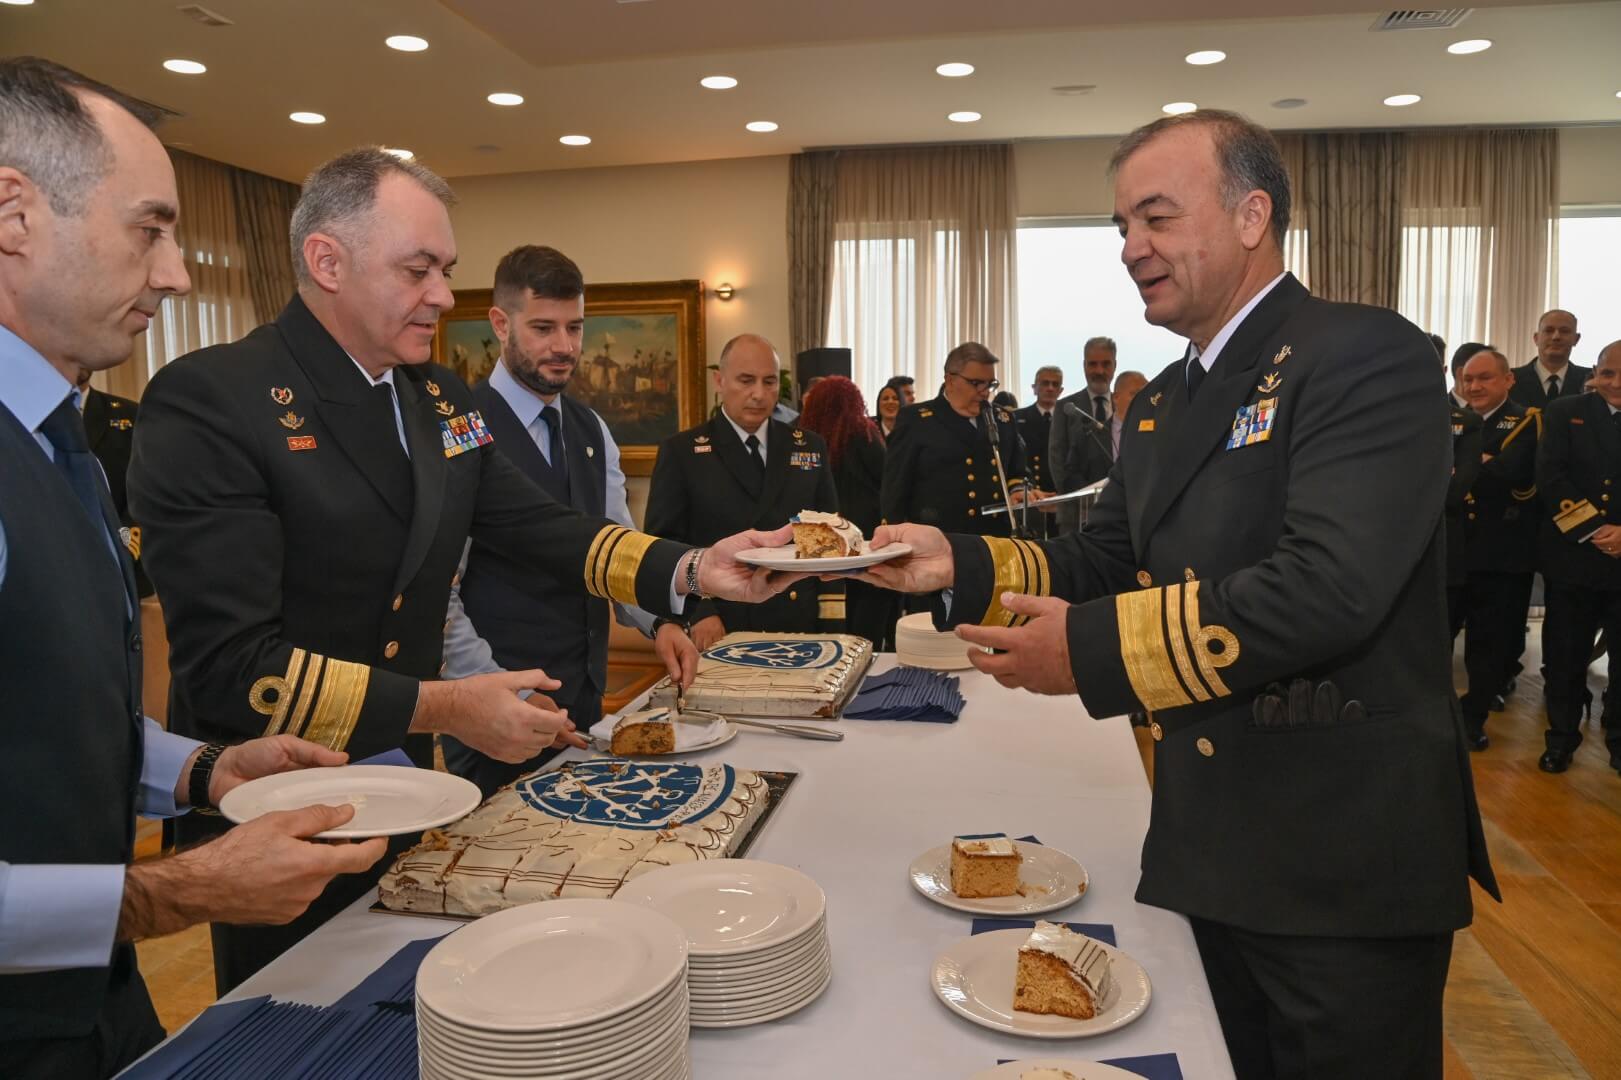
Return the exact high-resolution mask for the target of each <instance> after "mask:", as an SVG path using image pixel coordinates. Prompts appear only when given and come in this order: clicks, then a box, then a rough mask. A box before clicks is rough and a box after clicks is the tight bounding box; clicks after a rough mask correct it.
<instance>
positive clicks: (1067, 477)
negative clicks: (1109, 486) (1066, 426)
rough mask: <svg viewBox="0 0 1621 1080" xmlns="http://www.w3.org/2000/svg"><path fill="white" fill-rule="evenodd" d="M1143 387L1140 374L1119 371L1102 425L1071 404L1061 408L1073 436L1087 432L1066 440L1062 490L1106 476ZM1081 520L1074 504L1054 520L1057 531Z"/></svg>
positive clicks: (1078, 524)
mask: <svg viewBox="0 0 1621 1080" xmlns="http://www.w3.org/2000/svg"><path fill="white" fill-rule="evenodd" d="M1147 385H1148V379H1147V377H1146V376H1144V375H1143V373H1142V372H1140V371H1122V372H1121V373H1120V375H1119V377H1118V378H1116V379H1115V381H1114V391H1113V392H1112V393H1111V394H1110V395H1109V412H1110V414H1111V415H1110V417H1109V419H1108V420H1107V421H1104V422H1102V423H1095V422H1093V421H1092V420H1091V419H1090V417H1089V415H1081V414H1080V413H1079V409H1080V406H1079V405H1078V404H1074V403H1071V404H1069V405H1065V406H1064V407H1063V408H1064V411H1065V412H1067V413H1068V414H1069V421H1070V423H1071V424H1072V425H1073V426H1074V428H1075V431H1076V432H1077V435H1079V433H1080V432H1081V430H1082V429H1083V428H1087V429H1090V430H1089V431H1086V433H1085V435H1084V437H1074V438H1071V439H1070V443H1069V459H1068V460H1067V461H1065V462H1064V464H1063V468H1062V474H1063V477H1064V490H1066V491H1074V490H1075V489H1076V488H1083V487H1085V486H1086V485H1088V484H1095V483H1097V482H1098V481H1099V480H1102V479H1103V478H1104V477H1105V476H1108V475H1109V470H1110V469H1112V468H1113V467H1114V463H1115V459H1116V458H1118V457H1119V456H1120V436H1121V434H1122V432H1123V431H1124V428H1125V418H1126V414H1127V412H1128V411H1130V409H1131V402H1132V399H1133V398H1135V397H1136V396H1137V392H1138V391H1139V390H1141V389H1142V388H1143V387H1144V386H1147ZM1081 521H1082V517H1081V507H1080V505H1079V504H1078V503H1061V504H1060V505H1059V507H1058V521H1057V525H1058V529H1059V531H1062V532H1074V531H1075V530H1076V529H1078V528H1080V527H1081Z"/></svg>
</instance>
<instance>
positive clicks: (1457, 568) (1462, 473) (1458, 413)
mask: <svg viewBox="0 0 1621 1080" xmlns="http://www.w3.org/2000/svg"><path fill="white" fill-rule="evenodd" d="M1462 375H1463V365H1462V364H1460V365H1458V368H1457V370H1455V371H1454V372H1453V382H1454V384H1455V385H1456V386H1457V392H1453V391H1448V392H1447V405H1448V408H1449V410H1450V411H1451V413H1452V477H1451V479H1450V480H1449V481H1448V482H1447V501H1446V507H1447V512H1446V536H1447V625H1448V626H1450V627H1451V628H1452V637H1453V638H1454V639H1456V638H1457V636H1458V631H1460V630H1462V629H1463V586H1464V585H1465V584H1466V583H1467V582H1468V580H1469V562H1468V554H1467V552H1466V551H1465V549H1464V544H1463V533H1464V524H1465V522H1466V521H1467V520H1468V519H1467V517H1466V515H1467V514H1468V513H1469V506H1468V503H1467V502H1466V501H1465V500H1466V498H1467V496H1468V495H1469V489H1470V488H1471V487H1473V486H1474V484H1475V476H1476V475H1477V474H1479V472H1480V435H1481V425H1480V414H1479V413H1477V412H1475V410H1473V409H1471V408H1470V407H1469V403H1468V402H1467V401H1465V402H1464V403H1463V404H1461V405H1460V404H1458V398H1459V396H1460V394H1461V392H1462V389H1463V384H1462Z"/></svg>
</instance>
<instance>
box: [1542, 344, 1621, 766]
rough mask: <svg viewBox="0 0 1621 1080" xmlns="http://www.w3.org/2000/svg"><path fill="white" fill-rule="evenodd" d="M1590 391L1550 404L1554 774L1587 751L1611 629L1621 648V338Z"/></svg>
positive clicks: (1608, 714)
mask: <svg viewBox="0 0 1621 1080" xmlns="http://www.w3.org/2000/svg"><path fill="white" fill-rule="evenodd" d="M1587 387H1588V389H1589V391H1591V392H1590V393H1585V394H1575V395H1568V396H1561V397H1559V398H1558V399H1556V400H1555V401H1554V403H1553V404H1551V405H1549V406H1548V410H1547V412H1546V414H1545V421H1546V422H1545V424H1544V426H1543V439H1542V447H1541V452H1540V453H1539V454H1538V455H1537V490H1538V491H1539V492H1540V493H1541V496H1542V503H1543V507H1544V509H1545V512H1546V515H1547V521H1546V522H1545V523H1544V525H1543V528H1542V536H1541V548H1542V550H1541V568H1542V578H1543V580H1544V581H1545V582H1546V583H1547V586H1548V612H1547V616H1546V617H1545V618H1544V619H1543V623H1542V652H1543V662H1544V663H1545V664H1546V665H1547V673H1548V732H1547V736H1546V739H1547V749H1546V751H1545V752H1544V753H1543V755H1542V760H1541V761H1540V762H1539V763H1538V764H1539V765H1540V767H1541V768H1542V770H1543V771H1544V772H1553V773H1558V772H1564V771H1565V770H1566V769H1568V768H1570V759H1571V756H1572V755H1573V754H1575V752H1576V748H1577V747H1578V746H1580V745H1581V741H1582V731H1581V720H1582V699H1583V692H1584V691H1585V690H1586V689H1587V667H1588V664H1589V663H1590V662H1591V660H1592V658H1593V639H1594V636H1595V635H1596V634H1597V633H1598V632H1599V631H1600V630H1603V631H1604V636H1605V638H1606V639H1607V640H1608V641H1609V642H1610V647H1611V649H1612V650H1613V649H1614V648H1615V644H1616V643H1617V642H1621V494H1618V492H1621V341H1613V342H1611V343H1610V344H1609V345H1607V346H1605V348H1604V350H1603V351H1602V352H1600V353H1599V355H1598V363H1597V364H1596V365H1595V366H1594V368H1593V374H1592V376H1591V377H1590V378H1589V379H1588V380H1587ZM1612 701H1613V696H1612V695H1611V694H1606V695H1605V696H1604V718H1603V723H1604V741H1605V743H1606V745H1607V748H1608V749H1609V752H1610V767H1611V768H1613V769H1617V770H1621V717H1618V716H1617V713H1616V706H1615V705H1614V704H1613V703H1612Z"/></svg>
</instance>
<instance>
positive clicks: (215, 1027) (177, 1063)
mask: <svg viewBox="0 0 1621 1080" xmlns="http://www.w3.org/2000/svg"><path fill="white" fill-rule="evenodd" d="M269 1003H270V997H269V995H266V996H264V997H256V998H244V999H243V1000H241V1001H228V1002H226V1003H225V1004H223V1005H213V1006H210V1007H209V1008H207V1009H205V1010H203V1012H202V1015H200V1016H198V1017H197V1019H195V1020H193V1021H192V1022H191V1023H190V1024H189V1025H187V1027H186V1029H185V1030H184V1031H182V1032H181V1033H180V1034H178V1035H176V1036H175V1037H174V1038H173V1039H170V1040H169V1041H168V1042H166V1043H164V1044H163V1045H162V1046H160V1047H158V1048H157V1049H156V1050H154V1051H152V1053H150V1054H148V1055H147V1056H146V1057H145V1058H143V1059H142V1060H141V1061H139V1062H137V1063H136V1064H134V1065H131V1066H130V1067H129V1068H128V1069H126V1070H124V1072H122V1073H120V1074H119V1075H120V1076H121V1077H126V1078H128V1080H162V1078H167V1077H171V1076H174V1075H175V1074H177V1073H179V1072H180V1071H181V1070H183V1069H185V1068H187V1067H189V1066H190V1065H191V1063H192V1062H193V1061H194V1060H196V1058H198V1057H199V1056H200V1055H202V1054H203V1053H204V1051H206V1050H208V1049H209V1048H210V1047H213V1046H215V1045H217V1044H218V1043H220V1042H222V1041H224V1039H225V1037H226V1036H227V1035H229V1034H230V1033H231V1032H232V1031H234V1030H235V1029H236V1028H237V1027H238V1026H240V1025H241V1024H242V1023H243V1021H245V1020H247V1019H248V1018H249V1017H251V1016H252V1015H254V1014H255V1013H257V1012H259V1011H260V1010H261V1009H265V1008H267V1007H268V1005H269Z"/></svg>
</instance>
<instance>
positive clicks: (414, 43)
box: [383, 34, 428, 52]
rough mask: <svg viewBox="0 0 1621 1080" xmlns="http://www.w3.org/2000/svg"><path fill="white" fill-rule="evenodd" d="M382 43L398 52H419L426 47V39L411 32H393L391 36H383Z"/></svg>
mask: <svg viewBox="0 0 1621 1080" xmlns="http://www.w3.org/2000/svg"><path fill="white" fill-rule="evenodd" d="M383 44H384V45H387V46H388V47H389V48H391V49H398V50H399V51H400V52H421V51H422V50H423V49H426V48H427V47H428V39H427V38H419V37H415V36H413V35H411V34H395V35H394V36H393V37H386V38H384V39H383Z"/></svg>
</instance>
